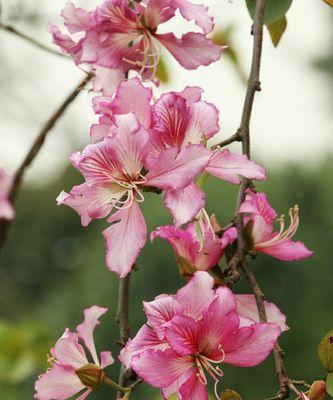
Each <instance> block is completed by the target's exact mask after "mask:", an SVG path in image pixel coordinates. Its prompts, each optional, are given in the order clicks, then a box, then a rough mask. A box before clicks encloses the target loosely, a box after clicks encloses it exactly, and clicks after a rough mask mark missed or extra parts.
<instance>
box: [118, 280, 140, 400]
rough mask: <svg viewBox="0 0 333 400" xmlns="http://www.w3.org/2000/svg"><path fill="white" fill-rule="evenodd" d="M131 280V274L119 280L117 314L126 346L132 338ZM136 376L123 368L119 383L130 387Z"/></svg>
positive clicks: (122, 341)
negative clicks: (130, 315)
mask: <svg viewBox="0 0 333 400" xmlns="http://www.w3.org/2000/svg"><path fill="white" fill-rule="evenodd" d="M130 280H131V274H130V273H129V274H128V275H127V276H126V277H125V278H119V292H118V307H117V313H116V322H117V323H118V324H119V330H120V343H121V345H122V346H125V344H126V342H127V340H128V339H129V337H130V322H129V297H130ZM135 379H136V374H135V373H134V371H132V370H126V369H125V368H124V366H121V370H120V373H119V380H118V383H119V385H120V386H122V387H126V386H128V382H129V381H130V380H135ZM122 397H123V394H122V393H121V392H118V394H117V399H121V398H122Z"/></svg>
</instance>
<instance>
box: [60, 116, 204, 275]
mask: <svg viewBox="0 0 333 400" xmlns="http://www.w3.org/2000/svg"><path fill="white" fill-rule="evenodd" d="M149 142H150V136H149V133H148V132H147V131H146V130H145V129H144V127H143V126H142V125H141V124H140V123H139V121H138V120H137V119H136V117H135V116H134V114H132V113H129V114H123V115H116V116H115V122H114V125H112V126H109V134H108V135H107V136H105V137H104V139H103V140H102V141H101V142H99V143H95V144H92V145H89V146H87V147H86V148H85V149H84V150H83V152H82V153H75V154H73V156H72V162H73V165H74V167H75V168H77V169H78V170H79V171H80V172H81V173H82V175H83V176H84V178H85V182H84V183H83V184H81V185H79V186H75V187H74V188H73V189H72V190H71V192H70V193H69V194H68V193H65V192H62V193H61V194H60V195H59V197H58V199H57V200H58V204H66V205H68V206H70V207H72V208H73V209H74V210H75V211H77V212H78V214H79V215H80V216H81V222H82V225H83V226H87V225H88V224H89V223H90V222H91V220H92V219H95V218H103V217H106V216H107V215H109V214H110V213H111V212H112V211H114V210H115V212H114V213H113V214H112V215H111V216H110V217H109V219H108V222H109V223H110V224H111V226H110V227H109V228H107V229H106V230H105V231H104V232H103V235H104V238H105V241H106V247H107V250H106V262H107V266H108V267H109V268H110V270H112V271H114V272H116V273H118V274H119V275H120V276H121V277H124V276H126V275H127V274H128V273H129V272H130V271H131V268H132V266H133V264H134V262H135V260H136V258H137V256H138V254H139V252H140V251H141V249H142V247H143V246H144V244H145V242H146V233H147V230H146V224H145V221H144V217H143V215H142V212H141V210H140V206H139V204H140V203H142V202H143V201H144V195H143V191H144V190H145V188H149V187H155V188H158V189H161V190H171V189H172V190H176V189H179V188H183V187H186V186H187V185H188V184H189V183H190V182H191V181H192V180H193V178H194V177H195V176H196V175H198V174H199V173H201V172H202V171H203V169H204V167H205V166H206V165H207V163H208V161H209V158H210V153H209V152H208V151H207V149H205V148H204V146H202V145H189V146H186V147H184V148H182V149H181V151H178V149H175V148H170V149H166V150H165V151H162V152H161V153H160V154H159V156H158V158H156V159H155V160H154V161H153V162H149V163H148V162H147V159H148V157H149V148H150V145H149Z"/></svg>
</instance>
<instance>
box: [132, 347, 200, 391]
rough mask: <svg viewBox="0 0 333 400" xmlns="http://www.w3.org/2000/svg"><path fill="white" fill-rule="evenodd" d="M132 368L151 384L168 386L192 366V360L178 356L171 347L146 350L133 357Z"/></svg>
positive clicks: (159, 386)
mask: <svg viewBox="0 0 333 400" xmlns="http://www.w3.org/2000/svg"><path fill="white" fill-rule="evenodd" d="M132 368H133V369H134V371H135V372H136V373H137V374H138V375H139V376H140V377H141V378H142V379H144V380H145V381H146V382H147V383H149V384H150V385H151V386H154V387H158V388H163V387H168V386H170V385H171V384H172V383H173V382H175V381H176V380H177V379H178V378H179V377H180V376H181V375H182V374H183V373H185V372H186V371H188V370H189V369H190V368H192V360H191V359H188V358H186V357H181V356H178V355H177V353H176V352H174V351H173V350H171V349H167V350H165V351H154V350H146V351H144V352H143V353H141V354H139V355H138V356H135V357H134V358H133V361H132Z"/></svg>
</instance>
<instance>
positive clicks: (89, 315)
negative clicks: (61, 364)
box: [76, 306, 108, 365]
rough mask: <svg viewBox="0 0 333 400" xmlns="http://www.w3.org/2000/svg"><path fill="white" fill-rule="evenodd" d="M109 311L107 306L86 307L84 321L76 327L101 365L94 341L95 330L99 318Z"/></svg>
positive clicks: (95, 359) (96, 361) (95, 360)
mask: <svg viewBox="0 0 333 400" xmlns="http://www.w3.org/2000/svg"><path fill="white" fill-rule="evenodd" d="M107 311H108V309H107V308H104V307H98V306H92V307H89V308H86V309H85V310H84V321H83V322H82V324H80V325H78V326H77V328H76V330H77V333H78V336H79V337H80V338H81V339H82V340H83V341H84V344H85V345H86V347H87V349H88V350H89V351H90V354H91V355H92V358H93V360H94V362H95V364H96V365H99V361H98V357H97V353H96V347H95V343H94V336H93V335H94V330H95V328H96V326H97V325H99V324H100V322H99V318H100V317H101V316H102V315H104V314H105V313H106V312H107Z"/></svg>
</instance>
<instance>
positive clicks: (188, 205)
mask: <svg viewBox="0 0 333 400" xmlns="http://www.w3.org/2000/svg"><path fill="white" fill-rule="evenodd" d="M205 200H206V195H205V192H204V191H202V190H201V189H199V188H198V186H197V185H196V184H195V183H194V182H193V183H191V184H190V185H189V186H187V187H186V188H185V189H181V190H176V191H170V190H169V191H167V192H166V194H165V198H164V203H165V205H166V207H167V208H168V210H169V211H170V212H171V214H172V215H173V217H174V223H175V225H176V226H180V225H183V224H186V223H187V222H189V221H191V220H192V219H193V218H194V217H195V216H196V215H197V214H198V213H199V211H200V210H201V209H202V208H203V207H204V206H205Z"/></svg>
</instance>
